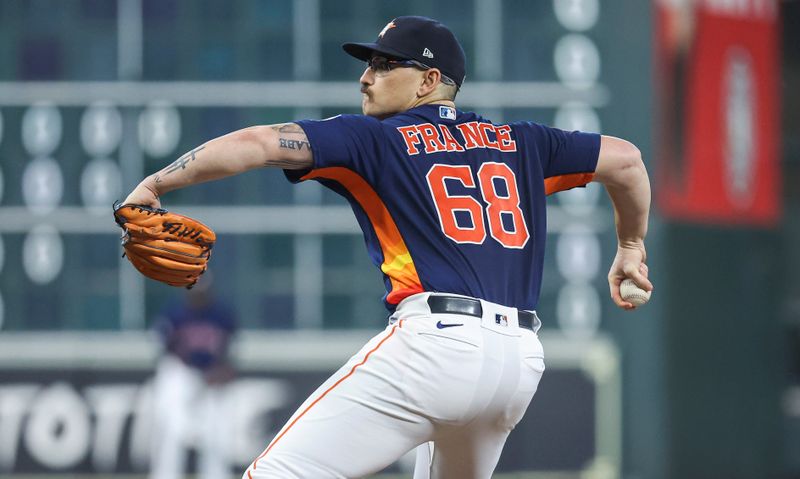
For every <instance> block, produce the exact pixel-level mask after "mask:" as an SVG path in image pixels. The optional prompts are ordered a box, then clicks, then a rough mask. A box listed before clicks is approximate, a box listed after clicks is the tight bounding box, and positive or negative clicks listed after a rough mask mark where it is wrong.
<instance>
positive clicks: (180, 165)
mask: <svg viewBox="0 0 800 479" xmlns="http://www.w3.org/2000/svg"><path fill="white" fill-rule="evenodd" d="M203 148H205V145H203V146H200V147H197V148H195V149H194V150H192V151H190V152H189V153H186V154H185V155H183V156H181V157H180V158H178V159H177V160H175V161H173V162H172V163H171V164H170V165H169V166H167V167H166V168H164V174H165V175H168V174H170V173H172V172H174V171H178V170H185V169H186V165H187V164H189V162H190V161H194V160H195V157H196V156H195V155H196V153H197V152H198V151H200V150H202V149H203ZM159 180H160V178H156V183H159V182H160V181H159Z"/></svg>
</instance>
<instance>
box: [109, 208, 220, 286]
mask: <svg viewBox="0 0 800 479" xmlns="http://www.w3.org/2000/svg"><path fill="white" fill-rule="evenodd" d="M114 220H115V221H116V222H117V224H118V225H119V226H120V228H122V241H121V242H122V247H123V249H124V250H125V252H124V253H123V256H125V257H127V258H128V260H129V261H130V262H131V264H133V266H134V267H135V268H136V269H137V270H139V272H140V273H142V274H143V275H145V276H147V277H148V278H151V279H154V280H156V281H161V282H162V283H166V284H168V285H170V286H185V287H187V288H191V287H192V286H193V285H194V284H195V283H196V282H197V279H198V278H199V277H200V275H201V274H203V273H204V272H205V271H206V268H207V267H208V260H209V258H210V257H211V248H212V247H213V246H214V241H216V239H217V237H216V235H215V234H214V232H213V231H212V230H211V229H210V228H209V227H208V226H206V225H204V224H203V223H201V222H199V221H197V220H194V219H192V218H188V217H186V216H181V215H177V214H175V213H170V212H169V211H167V210H165V209H161V208H151V207H149V206H144V205H131V204H124V205H123V204H120V203H119V202H117V203H114Z"/></svg>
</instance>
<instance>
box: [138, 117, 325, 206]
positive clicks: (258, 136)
mask: <svg viewBox="0 0 800 479" xmlns="http://www.w3.org/2000/svg"><path fill="white" fill-rule="evenodd" d="M268 166H271V167H276V168H286V169H291V170H300V169H305V168H311V167H312V166H313V158H312V156H311V144H310V143H309V142H308V138H307V137H306V134H305V133H304V132H303V129H302V128H300V126H299V125H297V124H296V123H284V124H281V125H269V126H253V127H250V128H245V129H243V130H238V131H234V132H233V133H229V134H227V135H225V136H221V137H219V138H215V139H213V140H211V141H209V142H207V143H205V144H203V145H201V146H198V147H197V148H195V149H193V150H191V151H189V152H188V153H186V154H184V155H183V156H181V157H180V158H178V159H177V160H175V161H173V162H172V163H170V164H169V165H167V166H166V167H164V168H163V169H162V170H161V171H159V172H157V173H155V174H153V175H151V176H148V177H147V178H145V179H144V180H142V182H141V183H139V186H137V187H136V189H134V190H133V191H132V192H131V194H130V195H128V197H127V198H126V199H125V203H135V204H144V205H148V206H153V207H160V206H161V204H160V202H159V196H161V195H162V194H164V193H166V192H168V191H172V190H176V189H179V188H183V187H186V186H189V185H194V184H197V183H203V182H205V181H211V180H216V179H219V178H224V177H226V176H231V175H236V174H239V173H244V172H245V171H249V170H252V169H255V168H263V167H268Z"/></svg>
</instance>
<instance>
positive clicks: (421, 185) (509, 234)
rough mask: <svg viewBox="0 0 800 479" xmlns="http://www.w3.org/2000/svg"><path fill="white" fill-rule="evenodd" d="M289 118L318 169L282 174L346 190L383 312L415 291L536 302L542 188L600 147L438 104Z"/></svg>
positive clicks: (572, 174)
mask: <svg viewBox="0 0 800 479" xmlns="http://www.w3.org/2000/svg"><path fill="white" fill-rule="evenodd" d="M297 123H298V124H299V125H300V126H301V127H302V128H303V130H304V131H305V133H306V135H307V136H308V140H309V142H310V144H311V150H312V153H313V156H314V166H313V168H312V169H310V170H305V171H291V170H287V171H286V174H287V176H288V177H289V179H290V180H292V181H301V180H309V179H314V180H317V181H319V182H321V183H322V184H324V185H325V186H327V187H329V188H331V189H332V190H334V191H336V192H337V193H339V194H341V195H342V196H344V197H345V198H347V200H348V201H349V202H350V204H351V206H352V208H353V211H354V212H355V215H356V218H357V219H358V223H359V225H360V226H361V229H362V230H363V232H364V238H365V240H366V244H367V249H368V251H369V254H370V257H371V259H372V261H373V262H374V263H375V265H377V266H378V267H380V269H381V271H382V272H383V274H384V279H385V283H386V290H387V294H386V296H385V297H384V302H385V303H386V306H387V307H388V308H389V310H390V311H391V310H393V309H394V308H395V306H396V305H397V304H398V303H399V302H400V301H401V300H402V299H403V298H405V297H407V296H409V295H411V294H415V293H419V292H423V291H430V292H444V293H455V294H462V295H467V296H473V297H476V298H482V299H485V300H487V301H491V302H495V303H499V304H503V305H506V306H513V307H516V308H519V309H528V310H532V309H535V308H536V304H537V302H538V299H539V290H540V285H541V278H542V266H543V256H544V243H545V232H546V227H547V226H546V221H545V196H546V195H548V194H550V193H554V192H556V191H560V190H564V189H568V188H573V187H576V186H583V185H585V184H586V183H588V182H589V181H591V179H592V177H593V175H594V171H595V167H596V165H597V157H598V153H599V149H600V136H599V135H597V134H588V133H582V132H566V131H563V130H558V129H555V128H549V127H546V126H543V125H539V124H536V123H532V122H518V123H510V124H507V125H499V124H498V125H495V124H493V123H491V122H490V121H488V120H485V119H483V118H481V117H480V116H478V115H476V114H475V113H471V112H462V111H458V110H455V109H453V108H450V107H447V106H441V105H423V106H420V107H417V108H413V109H411V110H408V111H405V112H403V113H399V114H397V115H395V116H392V117H390V118H388V119H386V120H383V121H380V120H377V119H375V118H372V117H368V116H363V115H340V116H336V117H333V118H329V119H327V120H304V121H299V122H297Z"/></svg>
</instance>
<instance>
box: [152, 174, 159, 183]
mask: <svg viewBox="0 0 800 479" xmlns="http://www.w3.org/2000/svg"><path fill="white" fill-rule="evenodd" d="M153 182H155V183H161V177H160V176H159V175H158V173H156V174H155V175H153Z"/></svg>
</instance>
